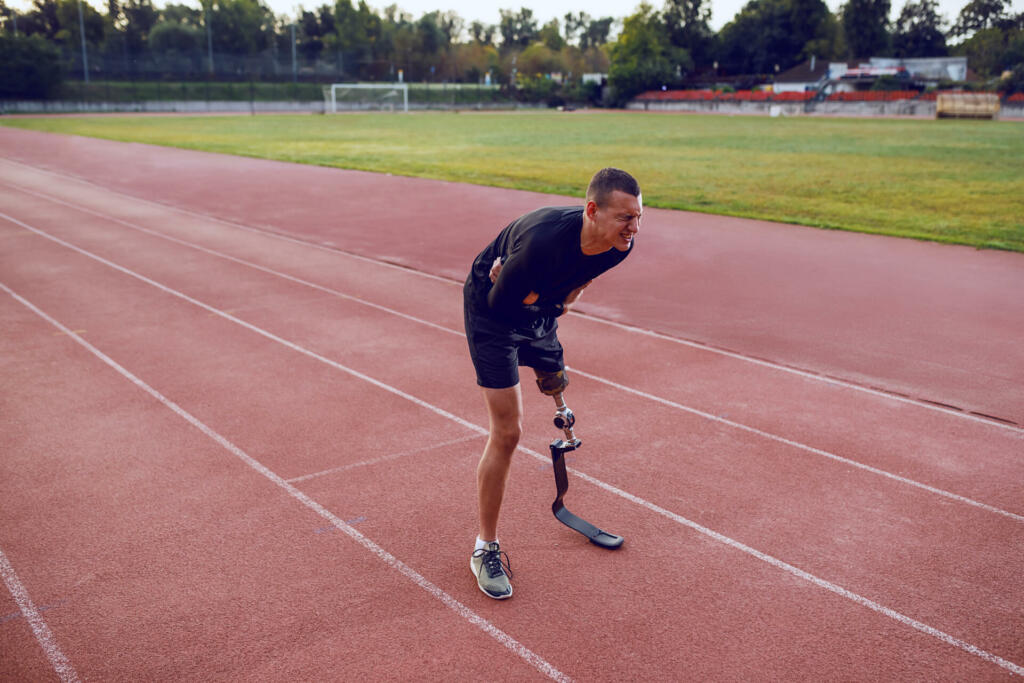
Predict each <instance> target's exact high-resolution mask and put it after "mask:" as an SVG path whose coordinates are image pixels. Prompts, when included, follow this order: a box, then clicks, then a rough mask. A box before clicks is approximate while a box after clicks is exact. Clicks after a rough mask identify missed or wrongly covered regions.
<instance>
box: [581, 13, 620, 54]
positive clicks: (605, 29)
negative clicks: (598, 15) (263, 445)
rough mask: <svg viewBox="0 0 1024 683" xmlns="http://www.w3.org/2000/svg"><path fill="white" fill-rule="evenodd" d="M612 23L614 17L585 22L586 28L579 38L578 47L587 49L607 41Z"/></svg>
mask: <svg viewBox="0 0 1024 683" xmlns="http://www.w3.org/2000/svg"><path fill="white" fill-rule="evenodd" d="M613 23H615V19H613V18H612V17H604V18H602V19H591V20H590V21H589V22H588V23H587V28H586V29H584V31H583V36H582V37H581V38H580V49H581V50H588V49H590V48H594V47H600V46H602V45H604V44H605V43H607V42H608V34H609V33H611V30H612V24H613Z"/></svg>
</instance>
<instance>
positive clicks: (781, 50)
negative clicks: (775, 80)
mask: <svg viewBox="0 0 1024 683" xmlns="http://www.w3.org/2000/svg"><path fill="white" fill-rule="evenodd" d="M829 17H830V13H829V11H828V7H827V6H826V5H825V3H824V2H822V0H751V2H748V3H747V5H746V6H745V7H744V8H743V10H741V11H740V13H739V14H737V15H736V17H735V18H734V19H733V20H732V21H731V22H729V23H728V24H726V25H725V26H724V27H723V28H722V31H721V33H720V34H719V62H720V64H721V66H722V68H723V69H725V70H726V71H728V72H731V73H741V74H768V73H773V72H775V71H784V70H786V69H789V68H791V67H793V66H795V65H796V64H798V63H799V62H801V61H803V60H804V59H807V58H808V57H810V56H811V55H812V54H818V53H817V50H819V49H820V47H821V42H820V41H821V40H822V38H823V36H826V35H827V30H828V26H829Z"/></svg>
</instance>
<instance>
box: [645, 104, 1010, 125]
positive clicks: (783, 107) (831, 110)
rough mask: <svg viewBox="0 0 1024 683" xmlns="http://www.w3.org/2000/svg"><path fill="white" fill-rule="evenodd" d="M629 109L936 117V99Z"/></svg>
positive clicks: (1004, 115) (1002, 114) (1003, 116)
mask: <svg viewBox="0 0 1024 683" xmlns="http://www.w3.org/2000/svg"><path fill="white" fill-rule="evenodd" d="M626 108H627V109H632V110H638V111H665V112H668V111H690V112H700V113H707V114H759V115H762V116H816V115H824V116H854V117H855V116H908V117H918V118H935V102H926V101H922V100H897V101H895V102H828V101H825V102H810V103H806V104H805V103H802V102H778V103H776V102H637V101H635V100H634V101H632V102H630V103H629V104H628V105H627V106H626ZM998 118H999V119H1000V120H1020V119H1024V104H1022V105H1019V106H1016V105H1004V106H1003V107H1002V108H1001V109H1000V111H999V116H998Z"/></svg>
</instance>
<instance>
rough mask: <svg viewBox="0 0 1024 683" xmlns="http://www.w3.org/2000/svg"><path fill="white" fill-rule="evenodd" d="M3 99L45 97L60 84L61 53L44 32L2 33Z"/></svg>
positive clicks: (0, 79) (0, 88) (0, 94)
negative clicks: (45, 36) (26, 33)
mask: <svg viewBox="0 0 1024 683" xmlns="http://www.w3.org/2000/svg"><path fill="white" fill-rule="evenodd" d="M0 64H3V65H4V67H3V68H2V69H0V98H8V97H24V98H29V99H45V98H46V97H49V96H50V94H51V93H52V92H53V90H54V89H55V88H56V87H57V86H58V85H60V81H61V69H60V55H59V54H58V52H57V48H56V47H54V45H53V44H52V43H50V42H47V41H46V39H44V38H43V37H42V36H40V35H33V36H26V35H8V34H0Z"/></svg>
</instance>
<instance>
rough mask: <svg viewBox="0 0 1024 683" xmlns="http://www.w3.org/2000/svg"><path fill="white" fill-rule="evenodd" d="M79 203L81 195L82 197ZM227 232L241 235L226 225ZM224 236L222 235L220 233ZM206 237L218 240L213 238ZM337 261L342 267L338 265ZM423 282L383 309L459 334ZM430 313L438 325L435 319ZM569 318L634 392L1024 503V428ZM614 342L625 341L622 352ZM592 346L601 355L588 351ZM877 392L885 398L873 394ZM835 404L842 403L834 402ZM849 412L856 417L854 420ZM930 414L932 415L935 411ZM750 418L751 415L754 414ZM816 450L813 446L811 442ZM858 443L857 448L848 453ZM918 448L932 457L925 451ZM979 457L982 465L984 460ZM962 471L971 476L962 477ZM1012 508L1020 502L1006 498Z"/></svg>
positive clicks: (219, 250)
mask: <svg viewBox="0 0 1024 683" xmlns="http://www.w3.org/2000/svg"><path fill="white" fill-rule="evenodd" d="M33 196H43V195H33ZM79 200H80V201H81V198H79ZM62 204H63V205H65V206H68V207H69V208H74V206H75V205H71V204H66V203H63V202H62ZM131 204H133V202H129V205H131ZM141 206H142V208H145V209H147V210H149V209H151V208H152V207H150V206H148V205H145V204H143V205H141ZM85 211H87V212H89V213H90V215H93V216H96V217H100V218H111V217H110V216H109V215H108V214H105V213H102V212H97V211H95V210H92V209H88V208H85ZM149 218H150V219H151V220H150V222H154V221H155V222H156V223H157V224H158V227H159V228H160V229H159V230H158V231H157V232H155V233H150V234H158V235H159V234H163V235H165V236H166V237H167V238H168V239H173V240H182V242H183V243H185V244H188V245H192V246H193V247H194V248H199V249H208V250H209V252H208V253H213V254H218V255H220V256H222V257H225V258H229V259H237V260H236V262H240V263H246V264H248V265H250V266H251V267H255V268H264V269H265V270H266V272H271V273H272V274H276V275H277V276H279V277H291V278H293V280H299V281H302V282H304V283H305V284H307V286H311V287H314V288H317V289H318V291H325V292H329V293H332V294H334V295H335V296H342V297H344V296H348V295H347V294H345V293H344V292H342V291H341V289H344V290H345V291H346V292H354V293H355V294H357V296H359V297H361V298H360V300H361V301H363V302H364V303H366V304H367V305H370V306H374V305H377V304H373V303H372V300H382V299H383V298H386V297H387V293H388V290H389V287H388V281H387V279H386V278H381V277H380V276H381V275H387V274H388V273H389V269H387V268H381V267H377V268H374V267H373V265H372V264H370V265H369V266H368V265H367V264H366V263H362V262H359V261H356V262H353V261H352V260H350V259H346V258H344V257H340V261H339V257H338V255H337V254H325V253H323V252H321V251H317V250H312V251H311V250H310V249H309V248H308V247H307V248H303V247H302V246H301V245H300V246H297V247H295V246H294V245H289V246H292V248H293V250H295V251H300V252H304V253H305V256H300V255H293V256H291V257H289V256H288V253H289V250H288V249H282V248H281V245H280V243H279V242H278V243H277V244H274V245H273V246H272V247H270V249H271V250H272V252H273V257H272V258H271V261H273V258H276V259H277V260H278V261H284V263H271V265H272V268H269V269H268V268H267V267H266V266H261V265H259V262H261V261H267V250H266V249H265V250H264V251H263V253H259V250H252V249H245V245H246V244H249V243H251V242H258V241H259V240H257V239H250V240H248V241H246V242H245V243H244V244H235V245H233V246H232V245H231V244H230V243H229V238H227V237H224V236H223V235H222V232H223V231H221V232H218V231H217V230H216V229H215V228H217V227H223V226H218V225H217V224H216V222H211V221H206V222H205V223H197V224H189V225H188V226H187V227H184V228H183V227H182V226H180V222H179V221H176V220H173V219H171V218H170V216H164V218H163V220H160V219H159V218H158V217H157V216H153V215H151V216H149ZM113 220H116V221H121V222H119V225H123V226H125V227H129V228H132V229H135V230H146V231H148V230H150V229H149V228H146V227H143V226H141V225H139V224H138V223H133V222H130V221H127V220H124V219H113ZM228 232H229V233H233V234H237V232H234V231H230V230H229V231H228ZM167 233H170V234H167ZM174 233H179V236H178V237H175V236H174ZM211 233H212V234H211ZM218 234H220V235H221V237H217V235H218ZM248 235H249V237H253V235H252V233H248ZM211 241H213V244H212V245H209V243H210V242H211ZM271 241H273V240H271ZM197 242H204V243H207V245H208V246H202V245H201V244H198V243H197ZM211 246H212V248H211ZM225 250H227V251H229V252H239V251H242V252H245V253H243V254H242V256H243V258H238V257H237V256H231V255H230V254H228V253H225ZM310 257H311V258H310ZM321 259H322V260H321ZM286 264H287V265H286ZM302 265H305V267H306V268H305V270H306V271H315V272H316V274H317V277H316V279H318V280H320V281H323V282H327V283H329V284H331V285H333V287H334V288H333V289H332V288H330V287H325V286H323V285H318V284H316V283H313V282H310V280H309V279H308V278H307V279H305V280H302V279H301V278H295V276H289V275H287V274H285V273H282V270H281V269H282V268H285V269H287V270H292V272H302V270H301V266H302ZM339 265H341V266H342V268H343V270H342V271H341V272H340V273H339V270H338V268H339ZM349 271H351V273H350V272H349ZM339 275H340V277H339ZM421 286H423V287H426V288H427V290H429V291H430V292H431V293H430V295H428V296H425V297H420V298H419V299H418V300H414V301H410V300H408V297H406V296H402V297H396V298H392V300H390V301H386V303H388V305H389V306H391V308H389V309H388V310H390V311H392V312H394V313H395V314H396V315H409V314H408V313H401V312H400V310H396V309H402V308H404V309H407V310H409V311H410V312H411V314H412V319H414V320H418V321H420V322H421V323H422V324H425V325H428V326H429V325H438V324H440V326H441V327H442V328H444V329H446V330H448V331H449V332H451V333H453V334H456V335H461V332H460V331H459V328H461V316H460V315H457V313H458V311H457V310H456V307H454V306H451V305H447V306H443V305H438V304H439V302H443V301H444V300H445V299H446V295H448V292H446V291H445V288H444V287H443V285H442V286H437V283H436V282H422V283H421ZM390 289H394V288H393V287H392V288H390ZM456 318H458V319H456ZM431 320H436V321H437V322H431ZM567 320H573V321H575V322H574V326H570V327H568V328H563V329H564V334H565V335H566V338H567V339H569V338H571V335H573V334H574V330H575V329H577V328H579V329H580V332H579V333H578V335H580V336H579V338H582V339H583V340H584V341H585V343H583V344H573V345H572V348H571V349H570V351H571V353H586V352H590V353H589V356H587V358H588V359H592V362H591V363H589V364H587V365H584V367H588V365H589V367H592V368H598V367H602V366H607V367H608V368H609V369H610V370H615V369H618V367H619V365H621V364H613V365H609V364H608V359H609V358H615V357H616V356H617V355H619V354H620V353H621V349H623V348H628V350H629V352H630V353H631V356H632V357H631V358H630V365H629V372H628V374H623V373H619V377H617V378H616V379H618V383H620V384H623V385H624V386H627V387H628V386H629V385H630V384H633V383H635V381H636V378H637V377H644V378H649V379H652V380H657V381H651V382H648V383H647V384H648V386H647V387H643V386H642V387H641V389H642V390H643V389H645V390H646V391H645V392H641V391H637V392H636V393H637V395H640V394H641V393H651V392H654V393H662V394H664V393H666V392H668V393H669V394H672V393H673V390H684V391H683V392H682V393H680V394H679V395H678V396H676V395H671V396H670V398H673V399H674V400H675V401H677V402H679V401H681V402H682V403H683V404H684V406H686V405H687V404H689V405H694V402H695V401H696V407H694V408H693V410H695V411H703V412H710V413H712V414H714V415H723V416H728V415H729V414H732V413H733V412H735V411H737V410H742V412H743V413H744V420H745V421H746V422H749V423H750V425H749V426H750V427H751V428H752V429H755V430H757V429H760V430H769V432H771V431H772V430H776V432H778V428H779V424H780V423H782V424H783V425H785V429H783V431H782V432H781V436H780V437H779V438H787V439H790V440H791V438H790V434H789V430H790V423H791V422H792V423H794V426H795V425H796V423H799V427H798V429H799V432H798V433H797V434H796V437H797V440H798V441H800V440H805V439H806V441H809V442H811V444H814V446H817V447H818V448H819V449H820V448H822V444H820V443H816V441H820V440H821V437H824V438H825V439H826V440H827V441H826V443H825V444H824V448H825V449H826V450H827V451H832V450H834V451H835V454H836V455H838V456H840V457H842V455H843V454H844V453H847V454H852V455H853V456H854V457H855V459H856V458H859V459H860V460H856V462H860V461H861V460H862V461H864V464H865V465H868V466H871V465H874V466H878V467H882V468H883V469H885V468H887V467H888V468H889V469H890V470H893V471H894V472H897V473H898V474H899V475H904V476H905V475H908V474H909V475H910V477H911V479H913V478H914V477H915V476H917V477H918V478H920V479H922V480H923V482H928V481H929V480H930V477H931V476H935V475H938V476H939V477H940V480H939V481H937V482H935V483H937V484H938V485H939V486H940V488H941V487H942V485H943V484H945V485H946V486H947V487H948V488H950V489H952V490H954V491H955V490H957V489H958V488H962V487H963V486H966V485H970V486H973V487H974V488H975V489H977V494H976V495H978V496H981V497H983V494H984V493H988V494H991V492H992V491H993V490H995V491H999V492H1000V493H999V495H1000V497H1002V498H1005V499H1006V500H1007V501H1013V502H1014V503H1019V501H1020V500H1021V492H1020V491H1019V490H1014V489H1009V490H1006V491H1003V489H1004V488H1005V484H1006V483H1007V482H1014V481H1024V473H1022V471H1021V469H1020V466H1021V462H1022V461H1021V460H1020V459H1019V458H1016V457H1004V458H1003V459H1002V461H998V459H999V458H1000V457H1002V456H1004V455H1006V454H1012V453H1014V452H1015V451H1016V450H1017V448H1018V442H1019V441H1021V440H1024V429H1020V428H1014V427H1008V426H1006V425H1002V424H999V423H996V422H991V421H984V420H980V419H978V418H975V417H973V416H970V415H963V414H961V413H951V412H941V411H935V410H931V409H926V410H921V404H918V403H907V402H906V401H904V400H901V399H899V398H898V397H887V396H885V395H881V396H880V395H877V394H867V395H864V392H863V391H860V390H858V389H853V390H852V391H851V390H850V388H849V387H842V386H838V385H837V384H835V383H832V382H830V381H825V382H822V381H821V379H820V378H813V377H805V376H799V375H792V374H788V373H787V374H786V375H779V374H778V373H777V372H776V371H774V369H773V368H771V367H765V366H759V365H754V366H750V365H744V364H743V363H741V364H740V367H739V368H737V367H736V365H735V363H734V362H733V360H734V359H730V358H728V357H723V356H722V355H721V354H718V353H712V352H708V351H705V350H701V349H694V348H692V347H685V346H682V347H680V346H676V345H671V344H672V343H671V342H669V344H670V346H669V349H668V350H667V351H666V350H665V347H666V344H665V342H666V340H664V339H661V338H658V337H656V336H652V335H646V334H642V333H637V331H635V330H628V329H623V328H618V327H615V326H611V327H609V326H607V325H606V324H605V323H601V322H596V321H594V320H593V319H588V318H586V317H580V316H571V317H570V318H569V319H567ZM594 342H597V343H594ZM617 346H618V347H620V348H619V349H616V347H617ZM595 350H596V353H594V352H593V351H595ZM659 353H671V354H673V357H674V358H676V359H677V360H676V362H675V363H674V364H673V365H672V366H669V367H666V366H665V364H664V363H659V362H658V361H657V359H658V358H659ZM602 371H603V368H602ZM687 390H688V391H687ZM780 395H784V398H783V399H780ZM879 398H881V399H883V400H881V401H878V400H875V399H879ZM712 402H713V403H712ZM703 404H707V405H703ZM821 404H825V405H826V406H828V410H827V411H825V414H824V415H823V414H822V412H823V411H822V410H821V408H820V406H821ZM833 404H835V405H834V408H833ZM915 409H916V410H915ZM865 411H868V412H869V413H870V417H868V418H867V419H868V420H869V421H870V423H871V429H868V430H866V429H864V428H863V427H862V423H861V422H860V421H859V420H858V419H857V416H859V415H862V414H863V413H864V412H865ZM846 413H849V415H852V416H853V417H852V418H851V417H849V416H848V415H847V414H846ZM930 413H934V415H932V414H930ZM918 416H919V417H918ZM751 418H754V419H753V420H751ZM949 418H953V419H949ZM823 420H827V421H828V422H829V425H828V429H827V430H823V429H822V424H821V423H822V421H823ZM964 423H967V424H966V425H965V424H964ZM979 425H980V426H979ZM740 426H743V425H740ZM993 426H996V427H998V428H999V429H997V430H995V431H992V430H990V429H986V427H989V428H990V427H993ZM1000 430H1002V431H1004V432H1006V434H1009V435H1011V436H1010V438H1009V439H1006V438H1002V437H1000V435H998V434H997V433H996V432H998V431H1000ZM805 434H806V435H807V436H806V437H805ZM880 434H884V438H885V439H886V440H887V441H888V442H890V443H892V444H894V445H896V446H897V447H896V448H886V449H884V450H881V451H879V449H877V448H875V444H876V443H877V439H878V437H879V435H880ZM812 435H813V436H812ZM922 435H924V436H925V438H929V437H930V441H929V443H928V444H927V445H926V447H925V448H922V447H921V445H922V444H921V443H920V439H921V438H922ZM769 436H771V434H769ZM1002 436H1004V437H1005V436H1006V435H1005V434H1004V435H1002ZM947 441H948V444H947V443H946V442H947ZM848 442H852V443H855V444H857V447H855V448H853V449H851V448H850V447H849V445H848ZM833 444H834V445H833ZM814 446H808V448H809V450H811V449H813V447H814ZM979 450H980V451H982V452H983V453H984V456H985V457H984V458H982V459H979V458H978V457H977V453H976V452H977V451H979ZM851 451H852V453H850V452H851ZM894 452H896V453H899V452H905V453H907V454H908V455H909V456H910V458H911V459H909V460H906V459H904V460H897V461H893V460H892V457H893V455H892V454H893V453H894ZM918 454H926V455H927V458H923V457H921V456H920V455H918ZM877 456H882V457H881V458H879V457H877ZM932 463H937V464H938V465H939V467H938V469H934V468H933V469H932V470H930V471H929V469H928V467H929V465H931V464H932ZM982 463H983V465H984V466H981V465H982ZM1015 468H1016V470H1015ZM961 473H962V474H963V475H966V476H962V477H958V475H960V474H961ZM947 482H948V483H947ZM988 485H990V486H988ZM1009 507H1011V508H1012V507H1013V506H1012V505H1009Z"/></svg>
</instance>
